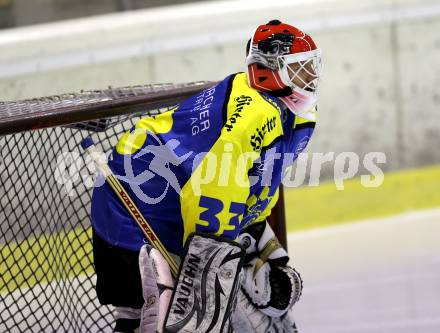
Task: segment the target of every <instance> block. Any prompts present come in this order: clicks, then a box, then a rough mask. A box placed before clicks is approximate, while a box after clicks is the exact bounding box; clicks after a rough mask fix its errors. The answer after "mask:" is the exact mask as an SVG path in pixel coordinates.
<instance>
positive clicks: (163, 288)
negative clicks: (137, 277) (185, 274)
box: [139, 245, 174, 333]
mask: <svg viewBox="0 0 440 333" xmlns="http://www.w3.org/2000/svg"><path fill="white" fill-rule="evenodd" d="M139 269H140V272H141V278H142V294H143V297H144V305H143V307H142V311H141V322H140V333H149V332H159V333H161V332H162V328H163V323H164V320H165V316H166V313H167V309H168V306H169V303H170V300H171V295H172V290H173V286H174V281H173V278H172V276H171V271H170V267H169V266H168V263H167V262H166V261H165V259H164V257H163V256H162V254H161V253H160V252H159V251H158V250H156V249H154V248H152V247H151V246H149V245H144V246H143V247H142V248H141V251H140V253H139Z"/></svg>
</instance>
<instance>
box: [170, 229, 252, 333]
mask: <svg viewBox="0 0 440 333" xmlns="http://www.w3.org/2000/svg"><path fill="white" fill-rule="evenodd" d="M244 257H245V250H244V249H243V248H242V247H241V245H240V244H238V243H236V242H234V241H231V240H227V239H224V238H221V237H217V236H213V235H206V234H200V233H195V234H192V235H191V236H190V237H189V238H188V240H187V243H186V246H185V253H184V256H183V258H182V263H181V265H180V269H179V275H178V278H177V284H176V287H175V289H174V293H173V297H172V301H171V304H170V307H169V311H168V314H167V317H166V320H165V326H164V332H169V333H174V332H183V333H185V332H188V333H190V332H191V333H194V332H198V333H204V332H206V333H207V332H212V333H226V332H229V331H230V329H231V328H230V315H231V312H232V311H233V309H234V305H235V303H236V297H237V291H238V289H239V286H240V283H241V281H240V280H241V279H240V278H239V277H240V271H241V269H242V266H243V262H244Z"/></svg>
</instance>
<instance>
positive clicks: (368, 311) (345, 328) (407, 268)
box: [288, 209, 440, 333]
mask: <svg viewBox="0 0 440 333" xmlns="http://www.w3.org/2000/svg"><path fill="white" fill-rule="evenodd" d="M288 245H289V253H290V255H291V258H292V264H293V265H294V266H295V267H297V269H298V270H299V271H300V272H301V275H302V277H303V280H304V292H303V296H302V299H301V301H300V302H299V303H298V304H297V305H296V309H297V310H296V319H297V324H298V327H299V329H300V333H364V332H365V333H366V332H368V333H379V332H380V333H397V332H398V333H407V332H408V333H409V332H411V333H438V332H440V209H437V210H429V211H421V212H417V213H408V214H404V215H399V216H395V217H391V218H385V219H380V220H374V221H365V222H361V223H355V224H349V225H342V226H336V227H330V228H326V229H320V230H316V231H307V232H301V233H295V234H291V235H289V237H288Z"/></svg>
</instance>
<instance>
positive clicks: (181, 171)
mask: <svg viewBox="0 0 440 333" xmlns="http://www.w3.org/2000/svg"><path fill="white" fill-rule="evenodd" d="M246 67H247V70H246V71H245V72H243V73H237V74H233V75H230V76H228V77H226V78H225V79H224V80H223V81H221V82H219V83H218V84H216V85H215V86H213V87H211V88H208V89H206V90H204V91H202V92H200V93H198V94H196V95H194V96H192V97H190V98H188V99H186V100H185V101H183V102H182V103H180V104H179V105H178V106H177V107H176V108H174V109H173V110H171V111H168V112H165V113H162V114H159V115H157V116H155V117H145V118H142V119H140V120H139V121H138V122H137V123H136V125H135V126H134V127H133V128H132V129H131V130H129V131H128V132H126V133H125V134H124V135H123V136H122V137H121V138H120V139H119V141H118V143H117V145H116V146H115V147H114V149H113V151H112V154H111V156H110V159H109V163H108V164H109V166H110V168H111V170H112V172H113V173H114V174H115V175H116V176H117V178H118V179H119V180H120V182H121V183H122V185H123V187H124V188H125V189H126V191H127V192H128V193H129V195H130V196H131V198H133V200H134V202H135V204H136V206H137V207H138V208H139V210H140V212H141V213H142V215H143V216H144V217H145V219H146V220H147V221H148V223H149V224H150V225H151V227H152V229H153V230H154V232H155V233H156V235H157V237H158V238H159V239H160V240H161V241H162V243H163V244H164V246H165V247H166V250H167V251H168V252H169V253H171V254H172V256H173V258H175V260H177V261H178V262H180V268H179V273H178V275H177V276H172V274H171V271H170V267H169V266H168V264H167V261H165V260H164V258H163V256H162V254H161V252H160V251H158V250H157V249H156V248H154V247H152V246H151V244H150V243H149V242H148V241H147V240H146V239H145V238H144V234H143V233H142V231H141V230H140V228H139V227H138V225H137V224H136V223H135V222H134V221H133V218H132V217H131V216H130V214H128V212H127V211H126V209H125V207H124V206H123V205H122V203H121V202H120V201H119V199H118V198H117V197H116V196H115V194H114V193H113V191H112V190H111V188H110V187H109V185H108V184H107V183H104V184H103V185H102V186H99V187H96V188H95V189H94V192H93V199H92V213H91V216H92V225H93V254H94V263H95V270H96V275H97V281H96V291H97V295H98V299H99V301H100V303H101V304H111V305H113V306H114V307H115V326H114V332H126V333H129V332H142V333H145V332H214V333H215V332H219V333H220V332H232V331H234V332H244V333H247V332H296V327H295V323H294V321H293V318H292V306H293V305H294V304H295V303H296V302H297V301H298V300H299V298H300V295H301V291H302V280H301V278H300V276H299V274H298V273H297V272H296V271H295V269H293V268H292V267H289V266H288V261H289V257H288V254H287V252H286V250H285V249H283V247H282V246H281V245H280V244H279V242H278V240H277V238H276V237H275V235H274V232H273V231H272V229H271V227H270V226H269V224H268V223H267V222H266V218H267V217H268V216H269V214H270V212H271V209H272V207H274V205H275V203H276V201H277V198H278V191H279V186H280V183H281V180H282V176H283V173H284V171H285V169H286V167H288V166H290V165H291V164H292V163H293V162H294V160H295V159H296V157H297V156H298V154H299V153H300V152H301V151H302V150H303V149H304V148H305V147H306V145H307V143H308V142H309V139H310V137H311V135H312V133H313V130H314V127H315V122H316V112H317V107H316V104H317V89H318V82H319V78H320V70H321V53H320V49H318V48H317V46H316V45H315V43H314V41H313V40H312V38H311V37H310V36H309V35H307V34H306V33H304V32H303V31H301V30H299V29H297V28H295V27H293V26H291V25H288V24H285V23H282V22H280V21H278V20H272V21H270V22H268V23H267V24H263V25H261V26H259V27H258V28H257V29H256V31H255V33H254V34H253V36H252V38H251V39H250V40H249V42H248V45H247V48H246Z"/></svg>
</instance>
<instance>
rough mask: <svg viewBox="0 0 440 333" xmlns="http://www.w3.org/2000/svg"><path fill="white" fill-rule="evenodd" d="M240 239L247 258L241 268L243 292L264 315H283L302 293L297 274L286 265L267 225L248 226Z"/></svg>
mask: <svg viewBox="0 0 440 333" xmlns="http://www.w3.org/2000/svg"><path fill="white" fill-rule="evenodd" d="M239 239H240V243H241V244H242V246H243V247H244V248H245V249H246V259H247V263H246V264H245V265H244V266H243V283H242V291H243V293H244V294H245V295H246V297H247V298H248V299H249V301H250V302H251V303H252V305H253V306H255V307H256V308H257V309H259V310H260V311H261V312H262V313H264V314H265V315H267V316H270V317H280V316H282V315H284V314H285V313H286V312H287V311H288V310H289V309H290V308H291V307H292V306H293V304H295V303H296V302H297V301H298V300H299V298H300V296H301V292H302V280H301V277H300V275H299V274H298V273H297V272H296V271H295V270H294V269H293V268H291V267H289V266H287V262H288V261H289V256H288V254H287V252H286V250H285V249H284V248H283V247H282V246H281V244H280V243H279V242H278V239H277V238H276V236H275V234H274V232H273V231H272V229H271V227H270V226H269V224H268V223H267V222H258V223H255V224H252V225H250V226H249V227H247V228H246V229H244V230H243V232H242V233H241V234H240V236H239Z"/></svg>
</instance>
